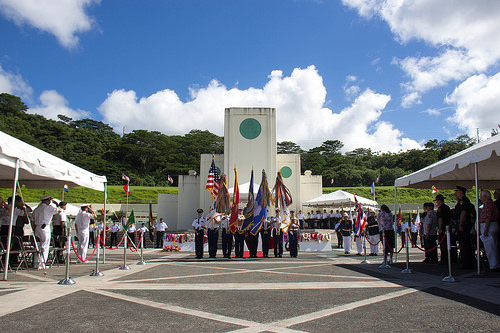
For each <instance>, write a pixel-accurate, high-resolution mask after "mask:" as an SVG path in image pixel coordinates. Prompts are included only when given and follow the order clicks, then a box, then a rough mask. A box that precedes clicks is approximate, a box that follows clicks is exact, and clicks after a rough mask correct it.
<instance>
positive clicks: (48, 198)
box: [40, 194, 52, 201]
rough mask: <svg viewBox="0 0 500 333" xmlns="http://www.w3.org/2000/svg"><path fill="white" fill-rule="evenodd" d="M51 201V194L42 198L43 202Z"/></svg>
mask: <svg viewBox="0 0 500 333" xmlns="http://www.w3.org/2000/svg"><path fill="white" fill-rule="evenodd" d="M50 199H52V196H51V195H50V194H48V195H46V196H43V197H41V198H40V200H42V201H45V200H50Z"/></svg>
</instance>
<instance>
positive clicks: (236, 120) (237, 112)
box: [224, 107, 277, 191]
mask: <svg viewBox="0 0 500 333" xmlns="http://www.w3.org/2000/svg"><path fill="white" fill-rule="evenodd" d="M276 144H277V142H276V109H274V108H245V107H234V108H226V109H225V119H224V171H225V173H226V174H227V175H228V186H229V187H232V186H233V184H234V171H233V169H234V168H236V170H237V172H238V183H239V184H244V183H247V182H249V181H250V172H251V170H252V167H253V170H254V183H255V184H260V181H261V174H262V169H264V170H265V171H266V174H267V178H268V182H269V186H273V185H274V180H275V177H276V167H277V164H276V156H277V147H276ZM255 191H257V189H255Z"/></svg>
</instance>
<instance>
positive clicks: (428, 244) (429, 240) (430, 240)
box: [424, 235, 438, 262]
mask: <svg viewBox="0 0 500 333" xmlns="http://www.w3.org/2000/svg"><path fill="white" fill-rule="evenodd" d="M436 239H437V236H431V235H429V236H428V237H425V238H424V248H425V251H428V252H425V259H426V260H428V261H431V262H436V261H437V260H438V252H437V247H436V244H437V242H436ZM433 247H436V248H435V249H434V250H432V251H429V250H430V249H432V248H433Z"/></svg>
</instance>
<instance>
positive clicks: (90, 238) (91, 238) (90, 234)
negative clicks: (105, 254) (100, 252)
mask: <svg viewBox="0 0 500 333" xmlns="http://www.w3.org/2000/svg"><path fill="white" fill-rule="evenodd" d="M89 244H92V247H95V236H94V232H93V231H89Z"/></svg>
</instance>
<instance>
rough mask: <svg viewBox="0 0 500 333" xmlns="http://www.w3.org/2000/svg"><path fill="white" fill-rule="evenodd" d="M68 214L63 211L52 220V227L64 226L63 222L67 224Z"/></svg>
mask: <svg viewBox="0 0 500 333" xmlns="http://www.w3.org/2000/svg"><path fill="white" fill-rule="evenodd" d="M66 221H67V218H66V212H65V211H64V210H61V211H60V212H59V213H58V214H56V215H54V218H53V219H52V225H62V222H64V223H66Z"/></svg>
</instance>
